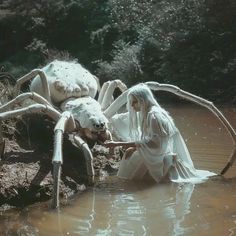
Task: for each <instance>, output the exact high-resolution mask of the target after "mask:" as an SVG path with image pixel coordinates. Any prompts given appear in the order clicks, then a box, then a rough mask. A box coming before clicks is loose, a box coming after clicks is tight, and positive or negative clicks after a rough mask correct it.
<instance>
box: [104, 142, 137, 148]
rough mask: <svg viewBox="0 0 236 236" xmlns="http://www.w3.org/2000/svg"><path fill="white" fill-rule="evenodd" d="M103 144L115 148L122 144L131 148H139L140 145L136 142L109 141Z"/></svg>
mask: <svg viewBox="0 0 236 236" xmlns="http://www.w3.org/2000/svg"><path fill="white" fill-rule="evenodd" d="M103 146H105V147H108V148H114V147H118V146H122V147H124V148H130V147H134V148H137V147H139V144H136V143H135V142H115V141H108V142H105V143H103Z"/></svg>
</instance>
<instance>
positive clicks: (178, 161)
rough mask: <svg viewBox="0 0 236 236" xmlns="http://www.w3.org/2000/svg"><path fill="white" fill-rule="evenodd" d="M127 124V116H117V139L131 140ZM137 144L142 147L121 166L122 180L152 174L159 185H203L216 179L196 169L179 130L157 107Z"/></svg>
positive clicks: (150, 113)
mask: <svg viewBox="0 0 236 236" xmlns="http://www.w3.org/2000/svg"><path fill="white" fill-rule="evenodd" d="M121 120H122V121H123V123H122V122H121ZM124 121H127V117H126V116H125V115H124V114H122V115H116V116H115V117H114V118H113V120H112V125H113V127H115V128H114V129H115V131H116V135H117V137H124V136H126V137H127V136H128V125H126V126H127V127H125V128H124V126H123V125H124V123H126V124H127V122H124ZM121 124H122V126H123V128H122V127H121ZM125 132H126V133H127V134H126V135H125ZM123 140H124V138H123ZM128 140H129V139H127V138H126V141H128ZM136 143H137V144H139V146H140V147H138V148H137V150H136V151H135V152H134V153H133V154H132V155H131V156H130V157H129V158H128V159H124V158H123V159H122V160H121V162H120V167H119V170H118V173H117V175H118V176H119V177H121V178H126V179H142V178H143V177H144V175H145V174H146V172H149V174H150V175H151V176H152V178H153V179H155V180H156V181H157V182H160V181H162V180H163V179H166V178H169V179H170V180H171V181H174V182H201V181H202V180H205V179H207V178H208V177H209V176H213V175H215V173H212V172H210V171H205V170H196V169H195V168H194V166H193V162H192V160H191V157H190V154H189V151H188V149H187V147H186V144H185V142H184V140H183V138H182V136H181V134H180V132H179V130H178V129H177V128H176V126H175V125H174V122H173V121H172V119H171V118H170V117H169V116H167V115H166V113H165V112H163V110H162V108H159V107H156V106H153V107H152V108H151V110H150V111H149V112H148V115H147V129H146V130H145V132H144V133H143V135H142V138H141V140H140V141H138V142H136Z"/></svg>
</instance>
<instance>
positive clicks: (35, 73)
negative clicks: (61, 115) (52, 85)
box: [15, 69, 51, 102]
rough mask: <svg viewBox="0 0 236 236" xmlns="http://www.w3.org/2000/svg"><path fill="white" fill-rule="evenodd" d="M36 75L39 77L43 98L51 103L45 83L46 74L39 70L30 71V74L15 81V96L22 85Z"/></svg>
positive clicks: (47, 86) (46, 83)
mask: <svg viewBox="0 0 236 236" xmlns="http://www.w3.org/2000/svg"><path fill="white" fill-rule="evenodd" d="M37 75H39V77H40V79H41V82H42V86H43V90H44V96H45V98H46V100H48V101H49V102H51V95H50V90H49V85H48V82H47V77H46V74H45V73H44V71H43V70H40V69H35V70H32V71H31V72H29V73H28V74H26V75H24V76H22V77H21V78H19V79H18V80H17V81H16V88H15V95H17V94H18V93H19V91H20V88H21V86H22V84H23V83H25V82H27V81H29V80H31V79H33V78H34V77H35V76H37Z"/></svg>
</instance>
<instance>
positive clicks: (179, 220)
mask: <svg viewBox="0 0 236 236" xmlns="http://www.w3.org/2000/svg"><path fill="white" fill-rule="evenodd" d="M167 109H168V110H169V112H170V114H171V115H172V116H173V117H174V119H175V121H176V124H177V126H178V127H179V129H180V130H181V132H182V135H183V137H184V139H185V141H186V143H187V145H188V147H189V150H190V153H191V156H192V158H193V161H194V164H195V167H196V168H198V169H207V170H210V171H214V172H216V173H220V171H221V170H222V168H223V167H224V166H225V164H226V162H227V160H228V158H229V156H230V154H231V152H232V151H233V143H232V140H231V137H230V136H229V134H228V132H227V131H226V130H225V128H224V127H223V126H222V124H221V123H220V122H219V121H218V120H217V119H216V118H215V117H214V116H213V115H211V113H210V112H209V111H207V110H206V109H204V108H199V107H197V106H186V107H182V106H181V107H167ZM221 110H222V111H223V113H224V114H225V116H226V117H227V118H228V119H229V120H230V121H231V122H232V124H233V126H234V127H235V128H236V109H235V108H222V109H221ZM235 164H236V163H235ZM234 177H236V167H235V166H233V167H232V168H231V169H230V171H229V172H227V175H225V177H215V178H213V179H210V180H208V181H207V182H204V183H200V184H191V183H185V184H176V183H163V184H156V183H155V182H153V181H140V182H133V181H124V180H120V179H118V178H117V177H116V176H108V177H104V178H101V179H100V180H97V182H96V184H95V186H94V187H93V188H92V187H91V188H89V189H88V190H87V191H85V192H84V193H82V194H80V195H78V196H74V198H73V199H70V200H68V202H67V204H65V205H63V206H61V208H60V209H59V210H58V211H55V210H50V206H49V205H50V203H48V202H47V203H42V204H35V205H32V206H30V207H27V208H24V209H21V210H17V209H15V210H10V211H7V212H4V213H2V215H1V216H0V235H30V236H31V235H32V236H33V235H42V236H54V235H60V236H62V235H63V236H64V235H74V236H75V235H120V236H126V235H127V236H130V235H135V236H136V235H143V236H144V235H154V236H156V235H160V236H165V235H167V236H169V235H170V236H172V235H173V236H174V235H186V236H188V235H201V236H204V235H206V236H209V235H214V236H215V235H220V236H221V235H230V236H231V235H236V178H234Z"/></svg>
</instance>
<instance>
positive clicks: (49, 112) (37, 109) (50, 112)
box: [0, 104, 61, 157]
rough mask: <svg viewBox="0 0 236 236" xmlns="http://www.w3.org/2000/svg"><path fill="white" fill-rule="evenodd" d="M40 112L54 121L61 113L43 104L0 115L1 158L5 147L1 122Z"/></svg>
mask: <svg viewBox="0 0 236 236" xmlns="http://www.w3.org/2000/svg"><path fill="white" fill-rule="evenodd" d="M41 112H43V113H45V114H47V115H48V116H49V117H51V118H52V119H54V120H58V119H59V118H60V116H61V113H60V112H58V111H57V110H56V109H54V108H53V107H51V106H48V105H44V104H33V105H30V106H28V107H24V108H19V109H16V110H12V111H6V112H2V113H0V154H1V157H2V156H3V154H4V147H5V141H4V139H3V135H2V132H1V129H2V122H3V121H4V120H6V119H10V118H14V117H16V116H18V115H23V114H31V113H41Z"/></svg>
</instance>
